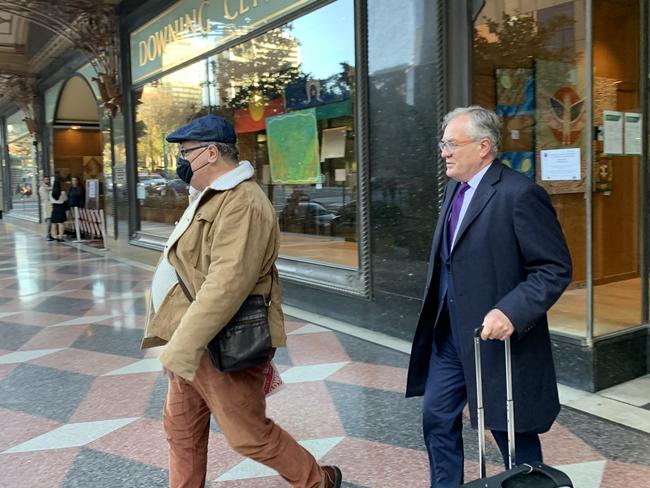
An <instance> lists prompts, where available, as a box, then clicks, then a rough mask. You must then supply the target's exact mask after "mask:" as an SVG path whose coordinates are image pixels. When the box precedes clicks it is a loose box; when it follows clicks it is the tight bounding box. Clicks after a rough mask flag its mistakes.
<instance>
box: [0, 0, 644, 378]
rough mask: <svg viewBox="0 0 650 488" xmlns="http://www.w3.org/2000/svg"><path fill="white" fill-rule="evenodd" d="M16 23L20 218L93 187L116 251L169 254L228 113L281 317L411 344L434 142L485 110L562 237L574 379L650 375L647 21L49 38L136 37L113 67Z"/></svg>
mask: <svg viewBox="0 0 650 488" xmlns="http://www.w3.org/2000/svg"><path fill="white" fill-rule="evenodd" d="M19 3H20V2H11V1H10V2H8V1H6V0H0V19H1V20H3V23H1V24H0V26H4V29H5V30H0V42H2V43H3V44H2V45H3V46H6V47H3V49H4V50H5V51H7V52H0V60H2V66H3V70H4V71H2V70H0V80H2V79H3V78H2V76H3V73H4V74H5V78H4V79H5V80H6V79H12V78H11V76H9V75H11V73H13V74H14V75H13V76H15V73H16V72H21V73H23V78H25V79H30V80H32V83H33V84H32V85H31V86H33V88H34V90H33V94H34V99H30V100H25V98H24V97H22V98H21V97H18V96H17V95H16V94H13V95H11V96H9V95H7V96H5V97H4V99H2V101H0V114H1V115H2V131H1V133H2V136H3V137H2V138H1V140H2V141H3V146H2V151H1V154H2V164H3V165H2V172H1V175H0V178H1V179H2V187H3V190H4V192H3V193H4V203H5V208H6V209H10V210H9V216H10V218H15V219H18V218H27V219H31V220H38V219H39V218H40V216H39V215H38V208H39V206H38V202H37V192H36V191H35V188H36V187H37V185H38V181H39V178H40V175H42V174H58V175H60V176H61V177H62V178H64V179H68V178H70V177H71V176H79V177H81V178H82V181H85V180H87V179H97V180H99V182H100V185H99V190H100V198H99V200H98V202H99V203H98V204H99V206H100V207H102V208H103V210H104V212H105V214H106V216H107V230H108V233H109V236H110V237H111V238H112V239H114V240H121V241H124V242H129V243H130V244H131V245H133V246H144V247H148V248H150V249H152V252H159V251H160V250H161V249H162V246H163V243H164V242H165V240H166V238H167V236H168V235H169V233H170V231H171V229H172V227H173V225H174V222H175V221H176V220H178V218H179V216H180V215H181V214H182V212H183V210H184V208H185V206H186V204H187V195H188V187H187V185H185V184H184V183H183V182H182V181H181V180H180V179H179V178H177V177H176V175H175V169H176V166H175V164H176V156H177V154H176V151H177V149H178V148H177V147H175V146H176V145H173V144H172V145H170V144H168V143H167V142H166V141H165V135H166V134H168V133H169V132H171V131H172V130H173V129H175V128H176V127H178V126H180V125H183V124H185V123H186V122H187V121H188V120H190V119H191V118H193V117H196V116H200V115H203V114H206V113H215V114H218V115H221V116H223V117H226V118H228V119H229V120H231V121H232V122H233V123H234V125H235V128H236V131H237V134H238V140H239V145H240V149H241V155H242V158H244V159H248V160H250V161H251V162H252V163H253V165H254V166H255V168H256V178H257V181H258V183H259V184H260V185H261V186H262V188H263V189H264V191H265V192H266V193H267V195H268V196H269V199H270V200H271V201H272V202H273V204H274V206H275V208H276V211H277V213H278V217H279V221H280V226H281V230H282V246H281V251H280V253H281V257H280V260H279V269H280V273H281V278H282V284H283V289H284V297H285V301H286V303H287V304H290V305H293V306H295V307H298V308H300V309H304V310H307V311H313V312H317V313H319V314H322V315H325V316H328V317H332V318H335V319H340V320H344V321H346V322H350V323H353V324H356V325H360V326H362V327H365V328H368V329H372V330H376V331H381V332H384V333H387V334H390V335H392V336H395V337H399V338H402V339H410V338H411V335H412V332H413V329H414V326H415V319H416V316H417V314H418V312H419V307H420V305H421V298H422V294H423V292H424V283H425V278H426V270H427V264H428V258H429V250H430V249H429V248H430V244H431V236H432V232H433V228H434V227H435V224H436V219H437V217H438V206H439V204H440V202H441V198H442V193H441V192H442V189H443V188H444V183H445V176H444V164H443V161H441V160H440V156H439V153H438V151H437V141H438V140H439V138H440V121H441V119H442V117H443V116H444V114H445V113H446V112H447V111H448V110H450V109H452V108H454V107H456V106H459V105H468V104H470V103H478V104H481V105H484V106H486V107H489V108H492V109H494V110H495V111H497V113H499V115H501V117H502V118H503V124H504V125H503V133H504V137H503V141H502V143H503V154H502V156H501V157H502V160H503V161H504V162H505V163H506V164H508V165H509V166H511V167H513V168H514V169H515V170H517V171H521V172H522V173H524V174H526V175H527V176H528V177H529V178H531V179H532V180H534V181H536V182H537V183H539V184H540V185H542V186H543V187H544V188H545V189H546V190H547V191H548V192H549V193H550V195H551V199H552V201H553V204H554V206H555V208H556V211H557V213H558V216H559V218H560V222H561V224H562V227H563V230H564V232H565V234H566V236H567V240H568V243H569V247H570V250H571V254H572V258H573V262H574V276H573V282H572V285H571V286H570V287H569V289H568V290H567V291H566V292H565V294H564V295H563V296H562V298H561V299H560V300H559V301H558V303H557V304H556V305H555V306H554V307H553V309H552V310H551V313H550V326H551V330H552V334H553V344H554V348H555V354H556V359H557V365H558V376H559V378H560V379H561V381H563V382H565V383H567V384H570V385H573V386H578V387H581V388H584V389H587V390H597V389H602V388H605V387H607V386H610V385H612V384H615V383H619V382H622V381H625V380H627V379H630V378H632V377H636V376H640V375H643V374H645V373H646V372H648V371H649V370H650V353H649V350H650V339H649V335H648V308H649V307H648V304H649V299H648V295H649V294H648V272H647V264H646V263H647V259H646V256H647V255H648V252H647V250H648V247H649V246H650V239H648V238H647V235H648V225H647V215H648V212H647V203H646V202H647V200H648V185H647V181H648V174H647V171H648V170H647V168H648V165H647V164H644V162H646V161H647V154H648V144H647V136H648V131H647V120H648V99H647V92H648V90H647V80H648V67H649V61H648V49H649V48H650V46H649V44H648V38H647V34H646V31H647V27H648V12H647V6H646V5H645V2H642V1H641V0H616V1H605V0H573V1H563V0H543V1H539V0H536V1H532V0H519V1H517V2H510V1H505V0H485V1H470V0H461V1H458V0H437V1H431V0H406V1H403V2H399V3H398V4H396V2H392V1H390V0H335V1H331V0H330V1H324V0H281V1H275V2H254V1H248V0H245V1H241V2H239V1H229V0H227V1H225V2H221V1H219V2H217V1H215V0H203V1H201V0H189V1H183V2H176V1H171V0H149V1H146V2H139V1H135V0H124V1H121V2H112V3H108V4H105V5H103V6H102V7H101V8H99V7H96V8H95V9H94V10H93V9H92V8H90V7H88V6H87V5H86V6H85V7H84V5H85V4H84V3H83V2H81V3H79V2H77V3H76V4H75V5H77V7H76V8H77V10H74V8H72V7H70V8H69V9H68V10H66V9H65V8H64V7H65V6H66V5H67V4H68V3H70V5H72V2H65V1H64V2H58V3H60V4H61V6H60V7H59V8H58V9H55V10H54V12H52V13H51V15H58V16H61V18H65V19H66V21H67V22H68V23H69V25H70V26H73V27H74V28H77V29H78V30H80V31H83V29H82V27H83V25H84V24H83V19H84V17H83V15H91V14H92V15H96V16H100V17H101V16H104V17H106V18H110V21H106V22H104V24H105V25H106V26H111V25H113V26H116V27H119V30H118V29H114V30H113V31H111V30H110V29H109V28H108V27H107V29H106V31H105V32H104V39H105V40H106V39H109V37H111V36H110V35H109V34H110V33H111V32H113V33H114V34H115V37H112V38H111V39H112V40H113V41H114V42H113V44H110V43H108V41H106V42H104V43H103V44H102V42H99V41H95V45H101V46H103V48H102V50H100V51H99V52H96V53H95V55H96V56H99V57H100V58H101V59H102V62H97V60H96V59H94V60H93V53H92V52H91V50H89V46H88V45H87V44H88V43H87V42H86V43H84V39H85V38H75V39H73V41H74V43H75V44H74V45H75V47H76V50H75V49H71V45H70V42H68V41H66V40H65V39H63V38H62V36H61V33H60V32H59V33H58V34H56V33H51V32H50V31H48V30H47V29H45V28H44V27H42V26H39V23H40V24H43V20H42V18H40V17H38V16H37V14H36V13H34V12H31V11H17V10H16V8H17V7H16V6H15V4H19ZM91 3H95V2H91ZM3 5H6V6H9V7H11V8H9V7H6V11H5V10H3V7H2V6H3ZM83 8H86V9H87V10H86V11H84V10H83ZM89 8H90V10H88V9H89ZM84 12H86V13H84ZM66 15H67V17H65V16H66ZM80 18H81V19H82V20H81V21H79V19H80ZM102 18H103V17H102ZM30 19H31V20H30ZM104 24H101V25H104ZM612 25H616V26H617V29H616V34H615V35H612V27H611V26H612ZM8 26H9V27H8ZM80 26H81V27H80ZM117 32H119V36H118V35H117ZM97 35H98V34H97ZM3 36H4V37H3ZM12 49H13V51H12V52H9V51H11V50H12ZM111 55H114V56H115V58H116V59H117V61H115V60H113V61H110V60H111V59H112V58H111ZM111 69H113V72H110V70H111ZM102 70H103V71H102ZM592 73H593V75H592ZM27 75H33V76H31V77H29V76H27ZM113 80H115V83H113ZM7 93H9V92H7ZM25 119H27V120H25ZM30 121H36V122H30ZM5 141H6V142H5ZM34 142H36V144H34Z"/></svg>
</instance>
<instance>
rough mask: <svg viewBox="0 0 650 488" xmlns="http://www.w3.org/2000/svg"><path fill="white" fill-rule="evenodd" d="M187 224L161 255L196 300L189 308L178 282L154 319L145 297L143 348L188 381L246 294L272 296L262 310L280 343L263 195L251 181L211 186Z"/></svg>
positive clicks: (270, 220)
mask: <svg viewBox="0 0 650 488" xmlns="http://www.w3.org/2000/svg"><path fill="white" fill-rule="evenodd" d="M192 219H193V220H192V222H191V223H190V224H189V226H188V228H187V230H186V231H185V232H184V233H183V234H182V236H181V237H180V238H179V239H178V240H177V241H176V242H175V243H174V244H172V245H171V247H170V248H169V249H168V250H167V251H168V252H167V256H168V260H169V262H170V264H171V265H172V266H173V267H174V268H175V270H176V271H177V272H178V274H179V275H180V277H181V279H182V280H183V282H184V283H185V285H186V286H187V288H188V290H189V292H190V294H191V295H192V296H193V297H195V300H194V302H192V303H191V304H190V303H189V301H188V299H187V298H186V297H185V295H184V294H183V291H182V289H181V288H180V286H178V284H176V285H174V286H173V287H172V288H171V290H170V291H169V293H167V295H166V296H165V298H164V300H163V301H162V303H161V305H160V306H159V307H158V310H157V312H156V313H154V312H153V310H152V306H151V299H149V300H148V301H149V311H148V313H147V324H146V329H145V336H144V339H143V341H142V347H143V348H145V347H154V346H159V345H163V344H165V346H164V350H163V352H162V354H161V355H160V361H161V362H162V364H163V366H165V367H166V368H167V369H169V370H170V371H172V372H174V373H176V374H178V375H179V376H181V377H183V378H185V379H187V380H190V381H191V380H192V379H194V373H195V371H196V369H197V368H198V365H199V361H200V359H201V356H202V355H203V353H204V351H205V349H206V346H207V344H208V342H210V340H211V339H212V338H213V337H214V336H215V335H216V334H217V333H218V332H219V331H220V330H221V329H222V328H223V327H224V326H225V325H226V324H227V323H228V321H229V320H230V319H231V318H232V317H233V316H234V314H235V313H236V312H237V310H239V307H240V306H241V304H242V303H243V302H244V299H245V298H246V297H247V296H248V295H251V294H252V295H265V296H267V297H268V295H269V292H270V291H271V290H272V295H271V306H270V307H269V310H268V312H269V326H270V329H271V338H272V343H273V346H274V347H280V346H284V345H286V334H285V331H284V318H283V314H282V308H281V305H280V300H281V296H280V285H279V283H278V276H277V270H276V268H275V260H276V258H277V256H278V249H279V233H280V230H279V226H278V221H277V216H276V213H275V209H274V208H273V205H272V204H271V202H270V201H269V199H268V198H267V197H266V195H265V194H264V192H263V191H262V189H261V188H260V187H259V186H258V185H257V183H255V182H254V181H252V180H247V181H244V182H242V183H240V184H238V185H237V186H235V187H234V188H232V189H228V190H225V191H216V190H213V189H211V188H210V189H208V190H206V191H205V193H204V194H203V195H202V196H201V201H200V202H199V205H198V207H197V209H196V211H195V212H194V215H193V216H192ZM271 274H273V276H274V278H273V286H272V287H271Z"/></svg>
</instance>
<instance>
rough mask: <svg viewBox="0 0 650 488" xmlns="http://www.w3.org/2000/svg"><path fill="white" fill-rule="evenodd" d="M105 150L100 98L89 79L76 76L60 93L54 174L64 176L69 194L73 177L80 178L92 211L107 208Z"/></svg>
mask: <svg viewBox="0 0 650 488" xmlns="http://www.w3.org/2000/svg"><path fill="white" fill-rule="evenodd" d="M102 147H103V146H102V133H101V130H100V120H99V111H98V106H97V98H96V96H95V94H94V93H93V91H92V89H91V87H90V85H89V82H88V81H87V80H86V78H85V77H83V76H81V75H75V76H73V77H71V78H70V79H68V81H66V83H65V84H64V85H63V87H62V89H61V92H60V94H59V100H58V103H57V107H56V112H55V116H54V123H53V126H52V163H53V168H52V174H53V175H54V176H60V177H61V179H62V180H63V188H64V189H65V190H66V191H67V190H68V189H69V188H70V185H71V180H72V178H78V179H79V181H80V183H81V186H82V187H83V188H84V196H85V198H84V206H86V207H90V208H103V207H104V201H103V200H104V196H103V188H104V165H103V158H102ZM88 185H90V187H88ZM89 188H90V191H88V189H89Z"/></svg>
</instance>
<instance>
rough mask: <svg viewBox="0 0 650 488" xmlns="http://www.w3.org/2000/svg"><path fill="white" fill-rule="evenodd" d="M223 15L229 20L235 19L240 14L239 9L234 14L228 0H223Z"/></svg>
mask: <svg viewBox="0 0 650 488" xmlns="http://www.w3.org/2000/svg"><path fill="white" fill-rule="evenodd" d="M223 16H224V17H225V18H226V19H228V20H235V19H236V18H237V17H238V16H239V11H235V13H234V15H233V14H231V13H230V7H229V6H228V0H223Z"/></svg>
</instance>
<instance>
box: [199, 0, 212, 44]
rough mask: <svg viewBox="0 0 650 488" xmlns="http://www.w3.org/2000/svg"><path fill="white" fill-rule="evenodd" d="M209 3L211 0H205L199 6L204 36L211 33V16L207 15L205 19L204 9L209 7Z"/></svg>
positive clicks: (200, 24) (200, 26)
mask: <svg viewBox="0 0 650 488" xmlns="http://www.w3.org/2000/svg"><path fill="white" fill-rule="evenodd" d="M209 3H210V0H203V1H202V2H201V6H200V7H199V28H200V29H201V34H203V35H204V36H207V35H208V34H209V33H210V17H206V18H205V21H204V19H203V9H204V8H205V7H207V6H208V4H209ZM204 26H205V27H204Z"/></svg>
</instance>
